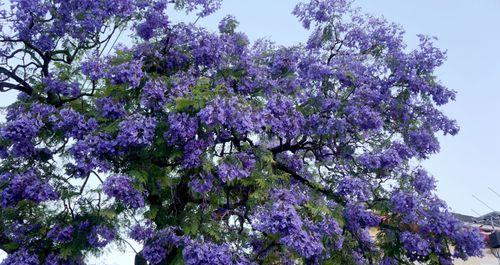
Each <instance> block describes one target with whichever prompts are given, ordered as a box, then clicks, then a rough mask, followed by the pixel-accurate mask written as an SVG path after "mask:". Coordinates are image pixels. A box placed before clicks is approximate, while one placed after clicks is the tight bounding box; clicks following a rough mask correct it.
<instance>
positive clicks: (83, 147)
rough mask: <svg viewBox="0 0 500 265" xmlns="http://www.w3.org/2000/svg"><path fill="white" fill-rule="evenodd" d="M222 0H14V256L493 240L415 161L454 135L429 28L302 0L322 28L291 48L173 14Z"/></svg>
mask: <svg viewBox="0 0 500 265" xmlns="http://www.w3.org/2000/svg"><path fill="white" fill-rule="evenodd" d="M220 1H221V0H9V1H7V3H4V5H3V7H2V9H1V12H0V16H1V21H2V23H1V26H2V28H1V33H0V34H1V35H0V43H1V45H0V58H1V62H0V63H1V64H0V78H1V79H0V89H1V90H2V91H8V90H17V91H19V96H18V99H17V101H16V102H15V103H13V104H12V105H10V106H9V107H8V108H7V110H6V112H5V115H4V117H5V120H4V122H3V123H2V125H1V127H0V156H1V163H0V217H1V219H0V248H1V249H3V250H4V251H5V252H7V253H8V257H7V258H6V259H5V260H4V261H3V263H1V264H29V265H31V264H84V263H85V258H86V257H88V256H89V255H91V254H97V255H98V254H99V253H102V252H103V251H104V250H105V248H106V246H108V248H109V246H111V245H115V243H116V244H118V245H123V244H126V243H127V242H129V240H135V241H137V242H138V243H140V244H141V246H142V249H138V250H137V251H138V253H137V255H136V257H135V261H131V263H132V262H135V263H136V264H146V263H147V264H381V265H382V264H384V265H389V264H413V263H415V262H421V263H427V264H452V261H453V259H456V258H460V259H467V258H468V257H470V256H478V255H481V250H482V239H481V237H480V236H479V234H478V233H477V231H475V230H473V229H470V228H467V227H465V226H464V225H463V224H461V223H460V222H458V221H457V220H456V219H455V218H454V217H453V215H452V214H451V213H450V212H449V211H448V209H447V206H446V205H445V203H444V202H443V201H441V200H440V199H438V198H437V197H436V194H435V191H434V190H435V180H434V179H433V178H432V177H431V176H430V175H429V174H428V173H426V171H424V169H423V168H421V166H419V163H420V161H422V160H424V159H427V158H428V157H429V156H430V155H432V154H433V153H436V152H438V151H439V143H438V140H437V138H436V135H437V134H438V133H443V134H445V135H446V134H451V135H454V134H456V133H457V132H458V127H457V125H456V123H455V121H453V120H450V119H449V118H447V117H446V116H445V115H444V114H443V113H442V112H441V111H440V110H439V106H441V105H444V104H446V103H447V102H449V101H450V100H453V99H454V97H455V92H454V91H452V90H449V89H447V88H446V87H444V86H443V85H441V84H440V83H439V81H438V79H437V78H436V76H435V73H434V72H435V69H436V67H438V66H440V65H441V64H442V63H443V61H444V59H445V54H444V53H443V52H442V51H440V50H439V49H437V48H435V47H434V46H433V44H432V41H433V40H432V38H429V37H426V36H421V37H420V44H419V45H418V47H417V48H416V49H415V50H410V49H409V48H407V47H406V46H405V43H404V41H403V30H402V29H401V28H400V27H399V26H398V25H395V24H391V23H389V22H387V21H386V20H384V19H380V18H375V17H372V16H369V15H366V14H364V13H363V12H361V11H359V10H358V9H357V8H354V7H352V4H351V3H350V1H349V0H310V1H309V2H303V3H300V4H298V5H297V6H296V8H295V9H294V10H293V14H294V15H295V16H296V17H298V19H299V20H300V22H301V23H302V24H303V26H304V27H305V28H306V29H308V30H309V31H310V32H311V35H310V37H309V39H308V40H307V42H306V43H304V44H299V45H296V46H291V47H285V46H280V45H276V44H274V43H273V42H271V41H267V40H259V41H255V42H253V43H252V42H250V41H249V40H248V39H247V37H246V36H245V34H243V33H240V32H238V31H237V24H238V23H237V21H236V20H235V19H234V18H233V17H231V16H228V17H226V18H225V19H223V20H222V21H221V22H220V25H219V32H217V33H216V32H210V31H208V30H206V29H204V28H203V27H200V26H198V25H199V24H198V23H190V24H188V23H173V22H172V21H171V20H170V19H169V17H168V14H172V12H188V13H193V14H195V15H197V16H199V17H205V16H208V15H210V14H211V13H213V12H214V11H215V10H217V8H218V7H219V6H220ZM262 8H265V7H262ZM198 22H199V21H198ZM121 33H123V34H125V35H130V41H127V42H128V43H129V45H121V46H120V45H115V42H116V40H117V37H118V36H119V35H120V34H121ZM110 51H111V52H110ZM369 230H371V231H372V233H371V234H370V233H369ZM374 234H376V236H373V235H374ZM110 243H114V244H111V245H110Z"/></svg>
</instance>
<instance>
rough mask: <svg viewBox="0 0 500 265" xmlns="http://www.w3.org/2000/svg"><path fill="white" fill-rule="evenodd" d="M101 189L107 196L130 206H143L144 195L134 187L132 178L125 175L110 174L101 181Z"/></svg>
mask: <svg viewBox="0 0 500 265" xmlns="http://www.w3.org/2000/svg"><path fill="white" fill-rule="evenodd" d="M103 191H104V193H105V194H106V195H108V196H109V197H113V198H115V199H116V200H117V201H119V202H120V203H122V204H123V205H125V206H126V207H130V208H133V209H135V208H140V207H144V197H143V196H142V194H141V192H140V191H138V190H137V189H135V188H134V186H133V180H132V179H131V178H130V177H129V176H125V175H112V176H110V177H108V178H107V179H106V180H105V181H104V183H103Z"/></svg>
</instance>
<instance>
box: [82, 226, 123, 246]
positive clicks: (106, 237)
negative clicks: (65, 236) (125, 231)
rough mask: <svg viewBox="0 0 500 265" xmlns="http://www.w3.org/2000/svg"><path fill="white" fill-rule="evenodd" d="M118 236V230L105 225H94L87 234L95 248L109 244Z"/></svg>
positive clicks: (88, 239)
mask: <svg viewBox="0 0 500 265" xmlns="http://www.w3.org/2000/svg"><path fill="white" fill-rule="evenodd" d="M115 237H116V231H115V230H114V229H113V228H109V227H106V226H103V225H96V226H93V227H92V229H91V231H90V233H89V234H88V236H87V241H88V242H89V244H90V245H91V246H92V247H94V248H102V247H104V246H106V245H108V244H109V243H110V242H111V241H113V239H115Z"/></svg>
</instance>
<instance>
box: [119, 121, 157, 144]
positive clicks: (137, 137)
mask: <svg viewBox="0 0 500 265" xmlns="http://www.w3.org/2000/svg"><path fill="white" fill-rule="evenodd" d="M156 124H157V122H156V119H155V118H152V117H146V116H143V115H141V114H134V115H132V116H129V117H128V118H127V119H126V120H124V121H122V122H120V124H119V126H120V132H119V134H118V136H117V137H116V140H117V142H118V144H119V145H120V146H123V147H144V146H147V145H149V144H151V142H152V141H153V138H154V135H155V129H156Z"/></svg>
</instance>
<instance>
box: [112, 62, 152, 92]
mask: <svg viewBox="0 0 500 265" xmlns="http://www.w3.org/2000/svg"><path fill="white" fill-rule="evenodd" d="M143 75H144V73H143V72H142V62H141V61H138V60H134V61H131V62H126V63H122V64H119V65H116V66H113V67H111V68H110V69H109V72H107V74H106V76H107V78H109V80H111V83H112V84H114V85H121V84H128V85H130V87H132V88H135V87H138V86H139V84H140V82H141V79H142V77H143Z"/></svg>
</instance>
